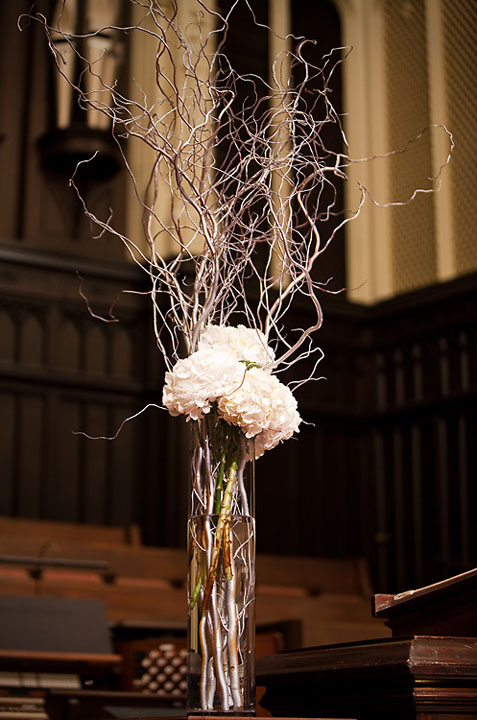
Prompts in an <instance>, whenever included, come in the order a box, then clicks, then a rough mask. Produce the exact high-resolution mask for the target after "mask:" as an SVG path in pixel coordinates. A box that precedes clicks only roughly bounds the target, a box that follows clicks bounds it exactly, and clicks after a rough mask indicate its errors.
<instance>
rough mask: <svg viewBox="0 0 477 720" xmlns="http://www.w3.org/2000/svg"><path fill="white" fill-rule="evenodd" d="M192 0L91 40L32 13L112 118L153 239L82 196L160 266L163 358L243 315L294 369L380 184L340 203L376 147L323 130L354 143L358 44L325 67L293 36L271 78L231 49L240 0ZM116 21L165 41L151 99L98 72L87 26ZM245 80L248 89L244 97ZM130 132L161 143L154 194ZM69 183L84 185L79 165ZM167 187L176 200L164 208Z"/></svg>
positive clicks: (156, 275)
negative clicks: (347, 230)
mask: <svg viewBox="0 0 477 720" xmlns="http://www.w3.org/2000/svg"><path fill="white" fill-rule="evenodd" d="M67 1H68V0H64V5H66V4H67ZM195 2H196V15H195V21H194V22H195V24H189V25H186V26H185V27H184V26H183V25H182V24H181V21H180V12H179V4H178V0H171V1H170V2H169V3H164V6H161V5H160V4H159V3H156V2H154V1H153V0H143V2H141V1H140V0H131V3H130V6H131V7H133V8H135V10H137V9H139V10H140V13H142V14H140V15H138V16H137V17H140V20H139V21H138V22H136V23H133V24H132V25H131V26H127V27H122V28H120V27H117V26H108V27H107V28H99V29H97V30H96V31H95V32H94V33H89V34H88V33H86V34H84V35H82V36H81V40H82V42H81V43H79V42H76V41H77V39H78V38H77V36H75V35H74V34H72V33H69V32H66V31H65V30H64V29H62V27H61V23H60V22H58V23H57V26H56V27H54V26H53V24H50V22H49V21H48V19H47V18H45V16H44V15H41V14H37V15H34V16H30V17H33V18H34V19H35V20H37V21H38V22H39V23H41V24H42V25H43V27H44V29H45V32H46V35H47V38H48V43H49V47H50V49H51V51H52V53H53V58H54V61H55V62H56V66H57V69H58V72H59V73H60V74H61V75H62V76H63V77H64V78H65V80H66V81H67V82H69V83H70V85H72V87H73V88H74V90H75V91H76V93H77V95H78V100H79V103H80V104H81V106H83V107H84V108H86V109H90V110H91V109H94V110H95V111H99V112H100V113H103V114H104V115H106V116H108V118H109V119H110V121H111V126H112V134H113V137H114V138H115V139H116V141H117V143H118V147H119V148H120V152H121V154H122V157H123V160H124V165H125V169H126V172H127V174H128V176H129V178H130V181H131V182H132V185H133V188H134V192H135V197H136V199H137V202H138V203H140V206H141V208H142V211H143V218H144V221H143V227H144V233H145V238H146V241H147V242H146V246H145V247H146V249H143V248H142V247H139V245H138V244H137V243H135V242H133V240H132V239H131V238H128V237H126V236H125V235H124V234H123V233H121V232H120V231H119V230H117V229H115V228H114V226H113V224H112V218H111V217H109V218H108V219H107V220H106V221H104V220H101V219H100V218H98V217H97V216H95V215H94V214H93V213H92V212H91V211H90V210H88V208H87V207H86V204H85V203H84V201H82V202H83V206H84V210H85V212H86V213H87V215H88V217H89V218H90V219H91V220H92V221H94V222H95V223H96V224H97V225H98V226H99V227H100V229H101V231H102V232H105V231H107V232H108V233H111V234H112V235H115V236H116V237H117V238H118V240H119V241H121V242H122V243H124V245H125V247H126V249H127V251H128V253H129V255H130V256H131V258H132V260H133V261H134V262H136V263H138V264H139V265H140V266H141V269H142V270H143V271H144V272H146V273H147V274H148V275H149V278H150V282H151V288H152V290H151V299H152V305H153V310H154V331H155V335H156V340H157V345H158V347H159V349H160V350H161V352H162V353H163V355H164V359H165V362H166V366H167V367H168V368H170V367H171V366H172V364H173V362H174V361H175V360H176V359H177V358H178V357H179V347H180V345H181V341H183V342H184V345H185V349H186V352H187V353H191V352H193V351H194V350H195V349H196V347H197V343H198V340H199V337H200V333H201V331H202V329H203V328H204V326H206V325H207V324H209V323H216V324H226V323H227V322H228V321H229V322H230V321H231V320H233V321H236V319H237V318H238V317H240V316H241V317H243V319H244V320H245V321H246V324H247V325H248V326H249V327H256V328H259V329H260V330H262V331H263V332H264V333H265V335H266V337H267V341H268V342H271V343H275V344H276V346H277V349H278V352H277V359H276V362H275V365H274V369H275V370H279V369H280V368H282V369H285V368H288V367H289V366H290V365H292V364H294V363H295V362H298V361H300V360H302V359H304V358H307V357H308V356H309V355H310V353H312V352H314V351H315V350H316V348H313V346H312V343H311V342H310V338H311V336H312V335H313V333H315V331H317V330H318V329H319V328H320V326H321V323H322V309H321V304H320V294H321V293H323V292H330V290H329V289H328V288H327V285H326V283H320V282H318V281H317V280H316V279H314V278H315V276H316V273H313V268H314V266H315V265H316V264H317V262H318V261H319V259H320V257H321V255H322V253H323V252H324V251H325V250H326V248H327V246H328V245H329V243H330V241H331V240H332V239H333V237H334V235H335V233H336V232H337V231H338V229H339V228H341V227H342V226H343V225H344V224H346V223H347V222H349V221H350V220H352V219H354V218H355V217H357V216H358V215H359V213H360V211H361V208H362V206H363V203H364V201H365V197H366V196H369V195H370V194H369V192H368V190H367V189H366V188H364V187H362V186H361V201H360V203H359V207H358V209H357V210H355V211H354V212H352V213H348V214H344V213H343V212H342V211H341V210H340V208H338V207H337V205H336V191H335V190H334V181H335V179H336V178H339V179H340V180H346V179H347V175H346V169H347V168H348V167H349V165H350V164H352V163H354V162H362V161H363V160H370V159H372V158H361V159H359V160H357V159H353V158H351V157H349V156H347V155H346V154H344V153H343V152H341V148H340V149H339V151H338V150H332V149H329V148H327V147H326V146H325V143H324V140H323V135H324V130H325V129H326V128H327V126H328V125H330V124H334V125H335V126H336V127H338V129H339V131H340V132H341V135H342V141H343V147H347V143H346V138H345V136H344V133H343V131H342V129H341V125H340V118H339V116H338V114H337V113H336V111H335V109H334V108H333V105H332V104H331V101H330V94H329V87H328V83H329V80H330V78H331V76H332V74H333V72H335V71H336V69H337V67H338V66H339V64H340V63H341V62H342V61H343V59H344V58H345V57H346V55H347V54H348V52H349V48H337V49H336V50H334V51H332V52H331V53H328V54H327V55H326V56H325V57H323V64H322V67H317V66H315V65H313V64H312V63H310V62H308V61H307V60H306V59H305V57H304V51H305V49H306V45H307V43H308V42H309V41H307V40H304V39H303V38H293V37H292V36H289V38H288V39H289V40H290V41H293V42H294V43H295V49H293V50H289V51H284V52H282V53H281V54H280V56H279V57H277V59H276V61H275V63H274V65H273V68H272V71H271V75H270V77H271V78H272V79H271V80H270V81H269V80H267V79H264V78H259V77H258V76H256V75H253V74H249V75H241V74H239V73H237V72H236V70H235V69H234V68H233V67H232V66H231V64H230V62H229V60H228V58H227V57H226V55H225V54H224V52H223V49H224V43H225V40H226V37H227V33H228V32H229V26H230V24H232V23H233V10H234V8H235V6H236V4H237V2H239V0H237V2H235V3H232V9H231V10H230V11H229V13H228V14H227V15H226V16H222V15H221V14H220V13H218V12H216V11H214V10H212V9H210V8H209V7H207V4H206V2H204V1H202V0H195ZM246 4H247V6H248V8H249V11H250V13H251V15H252V17H253V20H254V22H256V23H257V24H259V23H258V22H257V20H256V19H255V16H254V15H253V11H252V8H251V6H250V5H249V3H248V2H247V3H246ZM59 17H60V18H61V17H62V13H60V15H59ZM135 17H136V16H135ZM189 17H190V15H189ZM20 22H21V21H20ZM263 27H267V26H263ZM267 29H268V31H269V32H270V33H272V32H273V31H272V29H271V28H269V27H268V28H267ZM106 31H108V32H109V33H110V34H111V33H113V34H114V35H115V36H118V35H119V34H120V33H124V35H125V36H131V35H132V34H133V33H134V34H139V36H140V38H142V39H143V40H144V42H148V43H150V42H153V43H154V46H155V57H151V64H154V67H155V74H156V75H155V77H156V87H155V93H154V98H148V97H146V94H145V93H144V92H143V91H141V89H140V88H138V92H137V93H135V97H134V98H129V97H127V96H126V95H124V94H123V93H122V92H121V89H120V88H119V86H118V85H117V84H116V82H113V83H109V84H108V83H107V82H106V80H105V79H104V78H102V77H101V76H100V75H99V73H98V70H97V64H96V63H95V62H92V61H91V60H88V58H87V57H85V56H84V55H81V54H80V52H79V48H83V47H84V46H85V41H86V40H87V39H88V38H90V37H93V36H101V35H104V34H105V33H106ZM58 38H60V39H61V40H62V41H63V44H66V45H67V46H68V48H70V49H71V50H73V51H74V52H75V53H76V54H77V56H78V60H79V62H80V64H81V68H82V73H81V76H82V77H84V76H87V75H88V73H90V74H91V75H92V76H94V78H95V81H96V86H95V87H96V90H95V92H94V93H93V92H88V91H87V90H86V89H85V87H86V85H87V83H82V82H78V83H77V84H75V83H72V81H71V79H69V77H68V75H67V74H66V72H65V67H64V59H63V57H62V56H61V53H60V51H59V50H58V47H59V45H58V42H57V41H58ZM55 41H56V44H55ZM285 60H286V63H287V65H285ZM285 66H286V67H289V68H290V73H291V77H292V78H294V79H295V80H294V82H293V83H288V82H287V83H286V86H284V85H283V81H282V80H280V78H281V77H282V75H283V73H282V69H283V67H285ZM296 78H299V79H296ZM98 82H99V90H98ZM317 83H318V84H319V87H320V88H321V89H319V90H318V91H317V90H316V85H317ZM311 87H313V88H314V89H313V92H311V93H310V91H309V89H310V88H311ZM244 88H246V93H245V98H246V99H245V100H242V101H239V100H238V98H239V97H240V98H243V97H244V93H243V92H241V91H242V90H243V89H244ZM98 98H109V102H108V103H106V102H105V101H104V100H100V99H98ZM440 127H442V129H443V130H444V131H445V132H446V133H447V134H448V135H449V138H450V141H451V151H452V136H451V134H450V133H449V132H448V130H447V128H445V127H443V126H440ZM125 140H126V141H127V140H129V141H133V142H138V141H140V142H141V143H144V144H145V145H146V146H147V147H148V148H150V150H151V151H152V157H153V160H152V162H151V167H150V169H149V182H148V185H147V189H146V192H145V193H144V192H142V191H141V190H140V187H139V180H138V178H137V177H135V175H134V171H133V169H132V168H131V165H130V163H129V161H128V158H127V156H126V154H125V151H124V150H123V147H125V146H124V141H125ZM126 147H127V146H126ZM405 150H406V148H404V149H402V150H398V151H396V152H403V151H405ZM389 154H392V153H387V154H386V155H389ZM449 157H450V154H449ZM449 157H448V158H447V159H446V161H445V164H447V163H448V162H449ZM71 183H72V184H73V186H74V187H75V189H76V191H77V192H78V195H79V196H80V193H79V191H78V188H77V186H76V185H75V179H74V177H73V178H72V179H71ZM164 188H166V192H167V193H168V195H169V208H168V210H167V212H163V211H162V210H161V212H159V210H158V199H159V198H160V196H161V194H164ZM418 192H427V190H420V189H417V190H416V191H415V193H414V196H415V195H416V194H417V193H418ZM330 196H331V199H330ZM80 199H81V196H80ZM81 200H82V199H81ZM162 201H163V198H162ZM371 201H372V202H375V201H374V200H373V198H371ZM390 204H391V203H390ZM334 219H335V220H336V222H335V227H334V230H332V231H331V232H329V230H328V237H326V238H323V237H322V236H321V228H323V220H334ZM327 227H328V228H329V225H327ZM163 239H167V241H168V243H169V245H170V244H171V243H172V245H173V247H175V252H174V253H173V254H172V255H168V256H166V255H165V254H164V253H163V252H161V245H160V243H161V241H162V240H163ZM299 299H300V303H301V305H302V304H303V302H305V303H307V305H308V307H309V308H310V309H311V315H310V321H309V325H308V326H307V327H304V328H301V329H300V330H299V331H295V332H294V335H293V340H290V339H289V337H288V335H287V333H286V331H285V330H284V329H283V318H284V315H285V313H286V312H287V311H288V310H289V309H290V307H291V306H292V304H293V303H294V302H295V301H297V300H299ZM316 364H317V363H315V367H314V370H313V373H314V372H315V370H316ZM311 379H313V376H312V375H310V377H308V378H306V379H305V380H304V381H306V380H311Z"/></svg>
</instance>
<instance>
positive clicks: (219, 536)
mask: <svg viewBox="0 0 477 720" xmlns="http://www.w3.org/2000/svg"><path fill="white" fill-rule="evenodd" d="M236 477H237V461H236V460H232V462H231V463H230V469H229V476H228V479H227V484H226V486H225V490H224V495H223V498H222V505H221V507H220V513H219V518H218V520H217V528H216V530H215V539H214V547H213V550H212V560H211V563H210V568H209V576H208V578H207V585H206V588H205V592H204V600H203V604H202V607H203V610H204V609H205V608H207V606H208V604H209V600H210V594H211V592H212V587H213V585H214V582H215V580H216V577H217V567H218V564H219V556H220V550H221V547H222V540H223V537H224V529H225V526H226V522H227V519H228V516H229V515H230V508H231V506H232V495H233V486H234V483H235V480H236ZM229 562H231V558H229ZM225 572H226V575H227V576H228V577H230V572H231V569H230V565H227V566H226V568H225Z"/></svg>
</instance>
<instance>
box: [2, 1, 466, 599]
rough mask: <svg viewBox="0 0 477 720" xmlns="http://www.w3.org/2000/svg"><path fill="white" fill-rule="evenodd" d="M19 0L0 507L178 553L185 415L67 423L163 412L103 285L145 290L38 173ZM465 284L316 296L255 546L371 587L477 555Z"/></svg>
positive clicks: (37, 48)
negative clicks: (315, 318)
mask: <svg viewBox="0 0 477 720" xmlns="http://www.w3.org/2000/svg"><path fill="white" fill-rule="evenodd" d="M27 5H28V3H25V8H26V7H27ZM20 6H21V3H10V2H8V0H0V20H1V23H0V27H1V28H2V30H1V32H2V40H4V42H2V43H1V44H0V59H1V64H2V69H3V70H2V73H1V78H0V101H1V103H0V107H1V111H0V122H1V127H0V134H1V135H2V141H1V142H0V160H1V165H0V202H1V212H0V464H1V469H2V479H1V482H0V514H2V515H9V516H22V517H39V518H51V519H58V520H69V521H77V522H96V523H104V524H118V523H128V522H131V521H136V522H139V523H140V525H141V527H142V529H143V535H144V538H145V540H146V542H148V543H153V544H162V545H172V546H180V545H182V544H183V543H184V539H185V516H186V506H187V471H188V454H187V448H188V433H187V428H186V427H185V424H184V423H183V422H182V421H181V420H178V419H172V418H169V417H168V416H167V415H166V413H165V412H164V411H160V410H157V409H152V408H151V409H150V410H148V411H147V412H146V413H144V414H143V415H141V416H140V417H139V418H137V419H136V420H134V421H132V422H130V423H128V424H127V425H126V426H125V427H124V429H123V431H122V432H121V434H120V435H119V437H118V438H117V439H116V440H114V441H93V440H88V439H86V438H85V437H84V436H81V435H75V434H73V432H72V431H76V430H80V431H84V432H87V433H89V434H92V435H112V434H114V432H115V431H116V429H117V428H118V426H119V424H120V423H121V421H122V420H123V419H124V418H125V417H127V416H128V415H131V414H134V413H136V412H138V411H139V410H140V409H142V408H143V407H144V406H145V405H147V404H148V403H160V396H161V386H162V375H163V368H162V362H161V359H160V357H159V354H158V352H157V350H156V349H155V346H154V342H153V335H152V327H151V321H150V314H149V301H148V298H147V297H143V296H139V295H128V294H120V291H121V290H123V289H145V288H144V285H143V279H142V277H141V275H140V274H139V273H138V271H137V270H136V269H135V268H134V267H132V266H131V265H130V263H128V262H127V260H126V259H125V258H124V256H123V253H122V249H121V247H119V246H118V244H117V243H115V242H114V240H113V239H111V238H107V237H103V238H100V239H98V238H95V232H94V229H92V228H90V226H89V224H88V223H87V221H86V220H85V219H84V218H83V217H82V215H81V213H80V212H79V211H78V207H77V202H76V201H75V198H74V194H73V193H72V191H71V189H69V188H68V187H67V180H66V179H65V178H60V177H53V176H51V175H48V174H46V173H45V172H44V171H43V170H42V169H41V166H40V163H39V157H38V152H37V147H36V142H37V140H38V138H39V137H40V136H41V134H42V133H43V132H44V131H45V129H46V127H47V115H48V113H47V109H48V108H47V106H48V102H47V94H46V83H45V78H46V76H47V56H46V53H45V52H44V51H45V48H44V44H43V43H42V42H41V41H40V37H39V34H38V32H37V31H38V28H36V27H35V26H31V27H30V29H27V30H25V33H26V34H25V33H24V34H20V33H18V31H17V30H16V17H17V14H18V12H19V10H21V7H20ZM6 68H12V71H11V72H5V71H4V70H5V69H6ZM13 69H14V71H13ZM123 197H124V187H123V178H122V176H121V175H118V176H116V177H114V178H112V179H111V180H108V181H104V182H100V183H98V184H97V185H95V186H94V187H93V188H92V191H91V196H90V200H91V202H92V203H93V204H94V205H95V207H96V208H97V210H98V212H101V211H104V212H109V207H113V208H114V211H115V213H116V215H115V217H116V218H117V222H118V223H119V224H120V223H121V222H122V207H123V204H124V203H123ZM77 273H79V275H80V276H81V277H83V278H84V284H83V286H81V287H82V288H83V290H84V292H85V293H86V295H87V296H88V298H89V302H90V304H91V307H92V310H93V311H94V313H95V314H97V315H102V316H107V315H108V310H109V308H110V306H111V304H112V303H113V302H114V301H115V300H116V298H117V297H118V294H119V298H118V301H117V304H116V308H115V314H116V317H117V318H118V320H119V322H115V323H105V322H103V321H101V320H99V319H95V318H93V317H92V316H91V314H90V313H89V312H88V310H87V308H86V305H85V303H84V300H83V299H82V297H81V296H80V292H79V290H80V281H79V279H78V276H77ZM476 288H477V283H476V277H475V276H471V277H467V278H461V279H460V280H456V281H453V282H451V283H447V284H442V285H438V286H435V287H431V288H428V289H425V290H421V291H418V292H414V293H409V294H406V295H402V296H401V297H398V298H395V299H393V300H389V301H387V302H384V303H380V304H378V305H376V306H374V307H369V308H368V307H361V306H358V305H355V304H351V303H347V302H346V300H345V299H344V298H342V297H330V296H324V308H325V325H324V328H323V330H322V331H321V332H320V334H319V337H318V338H317V341H318V342H319V344H320V345H322V347H323V349H324V350H325V353H326V359H325V360H324V361H323V364H322V366H321V367H322V373H323V375H325V376H326V377H327V380H322V381H319V382H316V383H312V384H309V385H307V386H305V387H303V388H302V389H301V390H300V391H299V392H298V399H299V405H300V411H301V414H302V416H303V418H304V420H305V421H306V424H304V425H303V426H302V429H301V431H300V433H299V435H298V437H297V439H296V440H295V439H294V440H291V441H289V442H288V443H286V444H284V445H283V446H281V447H280V448H277V449H276V450H274V451H273V452H271V453H269V454H268V455H267V456H265V457H264V458H262V459H260V460H259V461H258V463H257V477H258V480H257V518H258V548H259V550H260V551H262V552H275V553H299V554H304V555H323V556H328V557H336V556H338V557H340V556H346V555H365V556H366V557H367V558H368V560H369V563H370V567H371V570H372V577H373V581H374V584H375V588H376V589H377V590H381V591H384V590H393V591H399V590H403V589H406V588H408V587H412V586H416V585H419V584H422V583H425V582H429V581H432V580H436V579H439V578H441V577H444V576H446V575H448V574H450V573H452V572H455V571H459V570H462V569H466V568H468V567H470V566H472V565H475V564H476V562H477V530H476V527H477V526H476V524H475V523H474V522H473V508H474V507H475V505H476V503H475V500H476V498H475V495H476V492H477V491H476V490H475V483H474V478H475V476H476V470H477V468H476V464H477V457H476V455H477V451H476V445H475V441H474V438H475V437H476V429H477V428H476V409H475V395H476V386H477V347H476V337H475V334H476V328H475V308H476ZM290 322H291V323H293V324H297V323H298V324H300V325H302V324H304V323H306V317H305V316H304V315H303V314H302V315H300V314H298V315H297V316H295V317H293V318H291V319H290ZM300 372H301V371H300Z"/></svg>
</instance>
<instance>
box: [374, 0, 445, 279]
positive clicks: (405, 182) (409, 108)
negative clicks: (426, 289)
mask: <svg viewBox="0 0 477 720" xmlns="http://www.w3.org/2000/svg"><path fill="white" fill-rule="evenodd" d="M384 34H385V68H386V80H387V87H386V96H387V97H386V107H387V132H388V138H389V146H390V148H392V149H400V148H402V147H404V146H405V145H406V143H407V142H408V140H410V139H411V138H413V137H415V136H416V135H417V134H418V133H420V132H421V131H422V130H423V129H424V128H425V127H426V126H428V124H429V103H428V86H427V62H426V60H427V58H426V54H427V50H426V26H425V2H424V0H386V3H385V6H384ZM431 159H432V158H431V145H430V136H429V134H425V135H424V137H423V138H422V139H421V140H419V141H418V142H416V143H413V144H412V145H411V147H410V148H409V150H408V151H407V152H405V153H403V154H399V155H397V156H395V157H393V158H392V160H391V161H390V165H389V173H390V196H391V197H390V198H389V200H393V201H395V200H398V201H404V200H407V199H408V198H409V197H410V196H411V195H412V193H413V191H414V190H415V189H416V188H418V187H419V188H422V187H430V181H429V180H428V176H429V175H431V169H432V164H431ZM388 212H390V213H391V234H392V238H391V241H392V282H393V289H394V292H395V293H400V292H404V291H407V290H411V289H413V288H417V287H419V286H423V285H428V284H430V283H432V282H434V281H435V279H436V256H435V247H434V237H433V229H434V218H433V197H432V195H420V196H419V197H418V198H417V199H416V200H415V201H414V202H412V203H411V204H410V205H408V206H405V207H396V208H392V209H391V210H389V211H388Z"/></svg>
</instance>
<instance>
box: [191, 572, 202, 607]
mask: <svg viewBox="0 0 477 720" xmlns="http://www.w3.org/2000/svg"><path fill="white" fill-rule="evenodd" d="M203 584H204V570H201V571H200V575H199V579H198V580H197V582H196V584H195V588H194V590H193V592H192V596H191V599H190V609H191V610H193V609H194V608H195V606H196V605H197V600H198V599H199V593H200V589H201V587H202V585H203Z"/></svg>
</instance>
